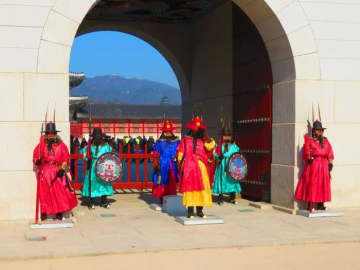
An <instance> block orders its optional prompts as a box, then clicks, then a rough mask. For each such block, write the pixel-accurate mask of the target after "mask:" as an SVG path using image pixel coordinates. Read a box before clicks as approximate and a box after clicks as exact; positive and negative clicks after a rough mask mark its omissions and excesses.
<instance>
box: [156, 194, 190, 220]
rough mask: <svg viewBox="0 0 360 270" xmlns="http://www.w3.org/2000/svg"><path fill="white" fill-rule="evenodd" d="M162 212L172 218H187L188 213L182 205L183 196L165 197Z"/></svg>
mask: <svg viewBox="0 0 360 270" xmlns="http://www.w3.org/2000/svg"><path fill="white" fill-rule="evenodd" d="M162 210H163V211H164V212H166V213H168V214H169V215H170V216H185V215H186V213H187V210H186V207H184V206H183V204H182V196H178V195H169V196H165V197H164V203H163V208H162Z"/></svg>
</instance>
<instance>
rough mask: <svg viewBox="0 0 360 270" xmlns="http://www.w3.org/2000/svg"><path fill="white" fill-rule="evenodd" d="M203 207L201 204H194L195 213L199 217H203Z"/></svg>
mask: <svg viewBox="0 0 360 270" xmlns="http://www.w3.org/2000/svg"><path fill="white" fill-rule="evenodd" d="M203 209H204V207H202V206H196V215H197V216H198V217H201V218H203V217H205V215H204V213H203Z"/></svg>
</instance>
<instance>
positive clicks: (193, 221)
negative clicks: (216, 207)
mask: <svg viewBox="0 0 360 270" xmlns="http://www.w3.org/2000/svg"><path fill="white" fill-rule="evenodd" d="M176 221H177V222H179V223H180V224H182V225H185V226H187V225H211V224H223V223H224V220H223V219H222V218H220V217H217V216H206V217H204V218H200V217H194V218H187V217H177V218H176Z"/></svg>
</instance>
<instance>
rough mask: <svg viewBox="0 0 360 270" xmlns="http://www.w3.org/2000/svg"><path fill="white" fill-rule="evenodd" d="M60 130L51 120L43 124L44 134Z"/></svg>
mask: <svg viewBox="0 0 360 270" xmlns="http://www.w3.org/2000/svg"><path fill="white" fill-rule="evenodd" d="M58 132H60V130H56V125H55V123H53V122H49V123H47V124H46V126H45V134H49V133H55V134H56V133H58Z"/></svg>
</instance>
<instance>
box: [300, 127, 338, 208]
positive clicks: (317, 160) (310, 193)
mask: <svg viewBox="0 0 360 270" xmlns="http://www.w3.org/2000/svg"><path fill="white" fill-rule="evenodd" d="M324 129H325V128H323V127H322V124H321V122H320V121H315V122H314V124H313V128H312V131H313V132H312V133H313V137H312V138H309V137H308V136H305V143H304V155H303V158H304V162H305V169H304V171H303V173H302V175H301V178H300V180H299V183H298V186H297V188H296V192H295V198H296V199H298V200H301V201H304V202H308V203H310V204H309V205H312V203H317V205H316V206H315V207H316V210H325V209H326V207H325V205H324V202H329V201H331V188H330V178H331V175H330V172H331V170H332V168H333V160H334V152H333V149H332V147H331V144H330V142H329V140H328V139H327V138H326V137H324V136H323V133H324ZM310 208H311V209H310ZM309 210H310V211H311V210H312V206H311V207H309Z"/></svg>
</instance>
